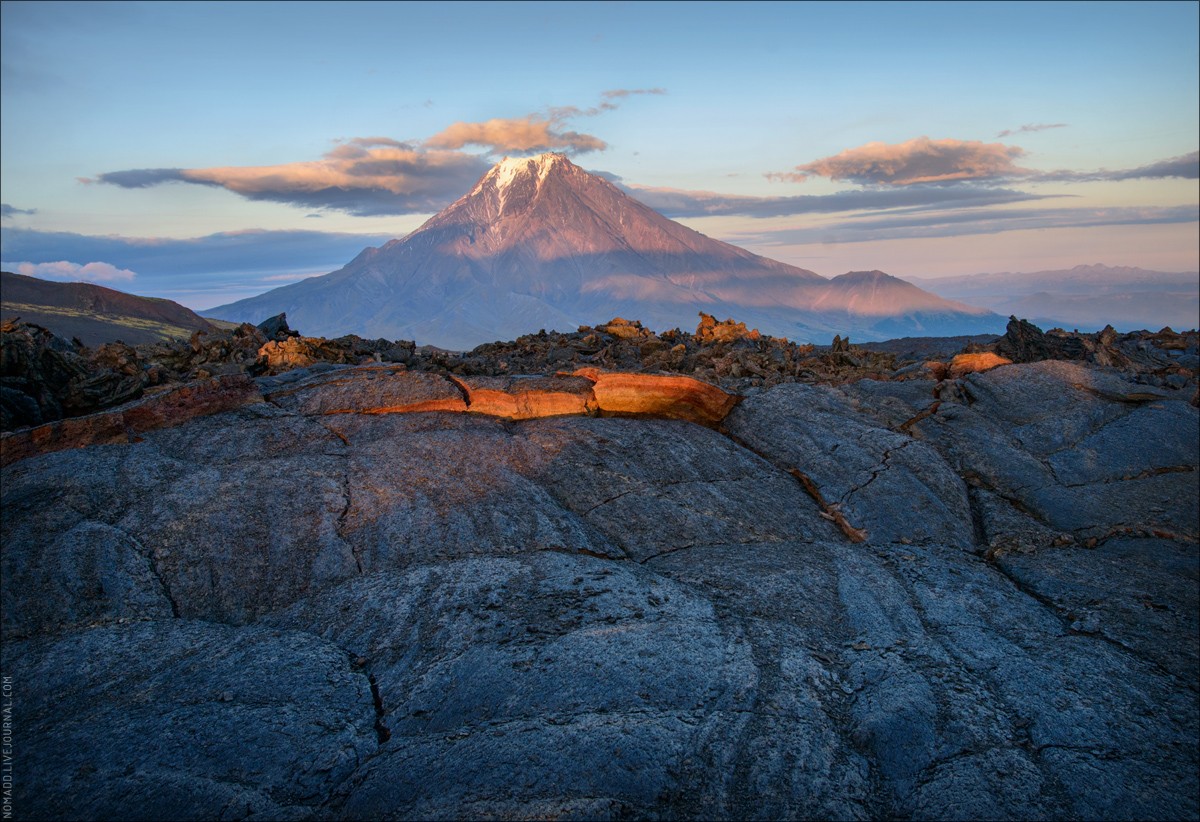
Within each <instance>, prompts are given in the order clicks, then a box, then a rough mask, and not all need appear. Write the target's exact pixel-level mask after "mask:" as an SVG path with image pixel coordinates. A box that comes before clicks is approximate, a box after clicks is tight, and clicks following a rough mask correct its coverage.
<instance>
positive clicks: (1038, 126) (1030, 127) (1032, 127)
mask: <svg viewBox="0 0 1200 822" xmlns="http://www.w3.org/2000/svg"><path fill="white" fill-rule="evenodd" d="M1066 127H1067V124H1066V123H1029V124H1027V125H1023V126H1021V127H1020V128H1017V129H1009V128H1006V129H1005V130H1004V131H1002V132H1000V133H999V134H997V135H996V137H997V138H1000V137H1011V136H1012V135H1014V134H1030V133H1032V132H1035V131H1046V130H1047V129H1051V128H1066Z"/></svg>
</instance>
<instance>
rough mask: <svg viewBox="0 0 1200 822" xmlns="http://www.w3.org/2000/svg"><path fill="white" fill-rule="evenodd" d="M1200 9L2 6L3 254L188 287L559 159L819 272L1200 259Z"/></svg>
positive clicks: (325, 252)
mask: <svg viewBox="0 0 1200 822" xmlns="http://www.w3.org/2000/svg"><path fill="white" fill-rule="evenodd" d="M1198 10H1200V4H1197V3H1196V2H1171V3H1152V2H1135V3H1103V2H1087V3H1084V2H1067V3H1038V2H1015V3H985V2H962V3H913V2H905V3H869V2H859V3H819V2H812V3H784V2H768V3H744V2H739V3H697V2H688V3H683V2H666V3H652V2H633V3H619V2H608V3H586V2H551V3H504V2H486V3H469V2H459V3H456V2H442V3H386V2H367V3H355V2H338V3H321V2H286V3H255V2H235V3H214V2H195V3H189V2H143V3H107V2H84V3H64V2H44V1H43V2H18V1H14V0H4V2H3V3H2V4H0V12H2V27H0V60H2V62H3V78H2V96H0V155H2V156H0V202H2V206H0V259H2V260H3V267H4V269H5V270H16V271H19V272H21V273H27V274H31V275H34V276H40V277H45V278H48V279H59V280H87V281H91V282H97V283H100V284H103V285H107V286H110V287H113V288H118V289H121V290H124V291H130V292H133V293H139V294H144V295H147V296H158V297H167V298H170V299H174V300H177V301H178V302H181V303H183V304H184V305H187V306H189V307H192V308H195V309H198V310H203V309H206V308H210V307H212V306H215V305H219V304H222V303H225V302H229V301H232V300H235V299H240V298H242V297H248V296H251V295H254V294H258V293H261V292H263V291H266V290H268V289H269V288H273V287H277V286H279V285H285V284H287V283H289V282H294V281H296V280H297V279H300V278H303V277H307V276H312V275H316V274H324V273H327V272H329V271H333V270H336V269H338V268H340V267H341V266H342V265H344V264H345V263H347V262H349V261H350V259H352V258H353V257H354V256H356V255H357V254H358V252H360V251H361V250H362V249H363V248H365V247H367V246H378V245H381V244H382V243H384V242H386V241H388V240H389V239H393V238H397V237H403V236H404V235H406V234H407V233H409V232H411V231H413V230H415V229H416V228H418V227H419V226H420V225H421V224H422V223H423V222H424V221H425V220H427V219H428V218H429V217H430V216H431V215H432V214H434V213H436V212H437V211H438V210H440V209H441V208H443V207H444V206H446V205H448V204H449V203H451V202H453V201H454V200H455V199H457V198H458V197H460V196H462V195H463V194H465V193H466V192H467V191H468V190H469V189H470V188H471V186H472V185H473V184H474V182H475V180H476V179H478V178H479V177H480V176H481V175H482V174H483V173H484V172H485V171H486V170H487V169H488V168H489V167H490V166H491V165H492V164H494V163H495V162H497V161H499V160H500V159H502V158H503V157H505V156H521V155H526V154H534V153H540V152H542V151H560V152H563V153H565V154H567V155H568V156H569V157H570V158H571V159H572V161H573V162H575V163H576V164H578V165H580V166H582V167H583V168H585V169H588V170H590V171H595V172H599V173H603V174H604V175H605V176H607V177H608V179H610V180H612V181H613V182H614V183H616V184H618V185H620V186H622V187H623V188H624V189H625V190H626V191H627V192H628V193H629V194H631V195H632V196H635V197H637V198H638V199H640V200H642V201H643V202H645V203H647V204H648V205H650V206H652V207H654V208H656V209H658V210H659V211H661V212H662V213H664V214H666V215H667V216H668V217H671V218H672V219H676V220H679V221H680V222H683V223H685V224H687V225H689V226H691V227H692V228H694V229H696V230H698V231H701V232H703V233H704V234H707V235H709V236H711V237H715V238H717V239H721V240H725V241H726V242H731V243H734V244H735V245H739V246H742V247H744V248H747V249H749V250H751V251H754V252H755V253H758V254H763V255H765V256H768V257H772V258H775V259H778V260H782V261H784V262H788V263H791V264H793V265H798V266H800V267H802V268H807V269H809V270H812V271H815V272H817V273H818V274H821V275H823V276H826V277H832V276H836V275H838V274H841V273H844V272H846V271H851V270H869V269H880V270H883V271H887V272H888V273H891V274H895V275H897V276H914V277H940V276H950V275H961V274H972V273H980V272H998V271H1040V270H1050V269H1056V268H1069V267H1072V266H1074V265H1079V264H1094V263H1103V264H1107V265H1128V266H1140V267H1142V268H1149V269H1157V270H1165V271H1190V270H1195V269H1197V268H1200V260H1198V256H1200V251H1198V248H1200V233H1198V230H1197V226H1198V222H1200V190H1198V176H1200V173H1198V167H1200V161H1198V159H1197V150H1198V148H1200V112H1198V103H1197V101H1198V99H1200V48H1198V39H1200V37H1198V31H1200V19H1198Z"/></svg>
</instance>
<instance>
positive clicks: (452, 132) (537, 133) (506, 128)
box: [425, 109, 608, 153]
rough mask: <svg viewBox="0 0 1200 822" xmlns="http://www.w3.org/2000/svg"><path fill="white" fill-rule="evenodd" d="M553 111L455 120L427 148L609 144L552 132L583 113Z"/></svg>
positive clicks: (591, 147) (594, 147)
mask: <svg viewBox="0 0 1200 822" xmlns="http://www.w3.org/2000/svg"><path fill="white" fill-rule="evenodd" d="M564 112H566V110H565V109H557V110H555V114H554V116H552V117H550V118H541V117H538V116H537V115H534V114H529V115H526V116H524V117H512V118H507V119H505V118H494V119H491V120H487V121H485V122H482V123H462V122H459V123H454V124H453V125H451V126H449V127H448V128H446V129H445V130H443V131H441V132H440V133H438V134H435V135H434V136H432V137H430V138H429V139H428V140H426V141H425V145H426V146H428V147H430V148H442V149H458V148H463V147H464V146H468V145H476V146H486V147H488V148H489V149H491V150H492V151H497V152H503V153H509V152H521V153H523V152H533V151H551V150H554V149H560V150H566V151H571V152H577V153H582V152H587V151H602V150H604V149H605V148H607V147H608V144H607V143H605V142H604V141H603V140H601V139H600V138H599V137H593V136H592V135H590V134H581V133H579V132H575V131H561V132H560V131H555V128H556V127H557V123H558V122H560V121H561V120H564V119H566V118H568V117H571V116H576V115H578V114H580V113H582V112H579V111H578V110H575V111H573V113H564Z"/></svg>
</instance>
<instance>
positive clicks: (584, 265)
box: [207, 153, 1003, 349]
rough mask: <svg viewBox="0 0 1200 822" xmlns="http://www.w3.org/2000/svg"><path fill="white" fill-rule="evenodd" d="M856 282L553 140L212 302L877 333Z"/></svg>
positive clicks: (537, 323) (403, 316)
mask: <svg viewBox="0 0 1200 822" xmlns="http://www.w3.org/2000/svg"><path fill="white" fill-rule="evenodd" d="M883 276H886V275H883ZM888 279H891V278H888ZM850 285H852V284H851V283H843V284H841V287H838V288H834V287H833V286H832V284H831V283H830V281H829V280H826V279H825V278H824V277H821V276H819V275H817V274H814V273H813V272H811V271H807V270H805V269H802V268H797V267H795V266H791V265H787V264H785V263H781V262H777V261H775V260H770V259H767V258H766V257H760V256H758V255H757V254H751V253H750V252H749V251H746V250H744V249H741V248H737V247H735V246H732V245H729V244H728V243H723V242H720V241H718V240H714V239H712V238H710V237H706V236H704V235H703V234H700V233H699V232H697V231H694V230H692V229H690V228H688V227H687V226H684V225H682V224H680V223H677V222H674V221H673V220H669V219H667V218H666V217H664V216H663V215H661V214H659V213H658V212H657V211H654V210H653V209H651V208H650V207H648V206H646V205H644V204H642V203H640V202H638V201H637V200H635V199H633V198H632V197H630V196H629V195H627V194H625V193H624V192H623V191H621V190H620V189H618V188H617V187H616V186H614V185H613V184H612V183H610V182H608V181H607V180H605V179H604V178H602V177H600V176H597V175H595V174H589V173H588V172H587V171H584V170H583V169H581V168H580V167H579V166H577V165H575V164H574V163H572V162H571V161H570V160H569V159H567V157H566V156H564V155H562V154H555V153H546V154H539V155H536V156H532V157H506V158H505V159H504V160H502V161H500V162H499V163H497V164H496V165H495V166H493V167H492V168H491V169H489V170H488V171H487V173H485V174H484V175H483V176H482V177H481V178H480V179H479V181H478V182H477V183H476V184H475V185H474V187H472V188H471V190H470V191H469V192H468V193H467V194H465V195H464V196H463V197H460V198H459V199H458V200H457V201H455V202H454V203H451V204H450V205H449V206H447V207H446V208H445V209H443V210H442V211H441V212H440V213H438V214H436V215H434V216H433V217H432V218H430V219H429V220H428V221H427V222H426V223H425V224H424V225H422V226H421V227H420V228H418V229H417V230H416V231H414V232H413V233H412V234H409V235H408V236H407V237H405V238H404V239H402V240H393V241H391V242H390V243H387V244H386V245H384V246H383V247H382V248H368V249H366V250H365V251H363V252H362V253H361V254H359V255H358V257H356V258H355V259H354V260H352V261H351V262H350V263H349V264H348V265H346V267H345V268H342V269H341V270H339V271H335V272H333V273H332V274H327V275H325V276H323V277H314V278H312V279H308V280H303V281H301V282H298V283H294V284H292V285H288V286H284V287H282V288H277V289H275V290H273V291H269V292H267V293H266V294H262V295H259V296H257V297H251V298H250V299H247V300H241V301H239V302H236V303H231V304H229V305H226V306H221V307H218V308H214V309H212V310H211V311H209V312H207V313H208V314H209V315H210V316H214V317H221V318H223V319H230V320H246V321H254V322H258V321H260V320H262V319H264V318H266V317H269V316H272V315H275V314H278V313H279V312H281V311H286V312H287V315H288V320H289V322H291V323H292V324H293V325H294V326H295V327H296V328H299V329H301V330H303V331H304V332H305V333H306V334H315V335H321V336H337V335H340V334H346V333H354V334H359V335H362V336H367V337H387V338H389V339H413V340H416V341H417V342H419V343H432V344H434V345H438V346H442V347H445V348H456V349H469V348H473V347H474V346H476V345H479V344H480V343H484V342H491V341H493V340H497V339H513V338H515V337H517V336H520V335H521V334H525V333H529V332H531V331H537V330H538V329H540V328H545V329H558V330H566V331H573V330H575V329H576V328H577V327H578V326H580V325H595V324H598V323H602V322H605V321H607V320H610V319H612V318H613V317H617V316H623V317H626V318H629V319H637V320H641V321H642V322H643V323H644V324H645V325H646V326H647V327H650V328H654V329H658V330H668V329H671V328H676V327H678V328H686V329H691V328H694V327H695V326H696V322H697V319H698V318H697V314H698V313H699V312H700V311H704V312H706V313H708V314H714V315H719V317H720V318H725V317H732V318H735V319H737V320H740V321H742V322H745V323H746V324H747V325H749V326H751V327H757V328H758V329H759V330H760V331H762V332H763V333H764V334H772V335H776V336H786V337H790V338H792V339H795V340H816V341H824V340H827V339H829V338H832V336H833V335H834V334H835V333H838V334H846V333H851V334H855V335H856V336H859V337H862V336H867V337H868V338H871V337H873V338H876V339H878V338H881V335H880V334H878V333H876V334H871V333H870V332H868V333H866V334H864V333H863V331H864V330H865V329H867V328H870V327H871V326H873V325H876V324H878V322H879V321H880V320H881V317H880V316H878V315H874V316H871V317H866V316H863V315H860V312H856V311H855V308H854V307H855V305H856V303H857V302H858V301H856V300H855V299H853V298H852V295H850V296H847V294H846V293H845V292H846V286H850ZM831 289H832V290H835V291H837V292H838V297H837V299H834V300H832V301H831V300H829V295H827V294H826V292H829V291H830V290H831ZM913 290H914V291H917V292H919V289H915V288H914V289H913ZM919 293H921V294H924V292H919ZM823 295H825V300H822V296H823ZM926 296H928V297H929V301H928V307H927V308H925V309H924V310H925V311H933V312H934V313H935V314H936V315H937V316H939V317H952V318H953V317H955V316H957V317H958V319H959V320H962V319H964V318H965V319H968V320H971V321H974V322H976V324H978V314H979V313H986V312H978V313H976V314H971V313H970V311H971V310H970V309H968V308H967V307H966V306H962V305H955V304H951V303H949V302H947V301H945V300H941V299H939V298H937V297H933V295H926ZM822 302H829V303H831V304H830V305H827V306H826V305H821V303H822ZM876 302H877V301H876ZM964 309H965V311H964ZM893 313H894V314H902V313H904V312H903V311H902V310H901V311H895V312H893ZM886 319H893V318H890V317H889V318H886ZM901 325H903V324H901ZM999 325H1000V327H1001V329H1002V327H1003V322H1002V321H1001V322H1000V323H999ZM901 330H903V329H901ZM914 330H924V327H923V326H921V324H920V323H919V322H916V328H915V329H914ZM948 333H964V332H962V331H961V330H959V329H957V328H956V329H955V330H953V331H950V332H948ZM888 336H899V334H895V333H889V334H888Z"/></svg>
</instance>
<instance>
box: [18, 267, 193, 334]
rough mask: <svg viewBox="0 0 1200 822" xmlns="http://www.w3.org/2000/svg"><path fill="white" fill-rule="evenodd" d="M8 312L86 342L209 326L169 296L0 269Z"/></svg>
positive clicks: (177, 331) (168, 332)
mask: <svg viewBox="0 0 1200 822" xmlns="http://www.w3.org/2000/svg"><path fill="white" fill-rule="evenodd" d="M12 317H20V318H21V319H22V320H24V321H26V322H31V323H36V324H37V325H40V326H44V327H45V328H48V329H50V330H51V331H53V332H54V333H55V334H57V335H59V336H60V337H65V338H66V339H70V338H72V337H78V338H79V340H80V342H82V343H84V344H85V345H92V346H94V345H99V344H101V343H106V342H113V341H114V340H121V341H122V342H126V343H129V344H130V345H137V344H139V343H147V342H154V341H155V340H163V339H170V338H172V337H188V336H191V334H192V333H193V332H194V331H197V330H205V331H211V330H213V325H212V324H211V323H210V322H208V321H207V320H205V319H204V318H203V317H201V316H200V315H199V314H196V313H195V312H194V311H192V310H191V309H188V308H184V307H183V306H182V305H180V304H179V303H175V302H172V301H171V300H162V299H157V298H154V297H138V296H135V295H133V294H125V293H124V292H121V291H115V290H113V289H111V288H105V287H104V286H100V285H92V284H91V283H56V282H51V281H48V280H39V279H38V278H36V277H26V276H25V275H23V274H13V273H12V272H9V271H4V272H0V319H5V320H7V319H10V318H12Z"/></svg>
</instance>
